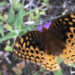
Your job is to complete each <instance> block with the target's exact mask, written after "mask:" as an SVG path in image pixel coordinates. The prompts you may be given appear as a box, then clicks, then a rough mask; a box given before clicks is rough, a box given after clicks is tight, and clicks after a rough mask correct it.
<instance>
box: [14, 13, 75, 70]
mask: <svg viewBox="0 0 75 75" xmlns="http://www.w3.org/2000/svg"><path fill="white" fill-rule="evenodd" d="M14 53H15V54H16V55H17V56H18V57H20V58H21V59H24V60H25V61H27V62H31V63H36V64H40V65H41V66H42V67H44V68H46V69H47V70H51V71H54V70H57V69H58V68H59V64H58V63H57V56H61V57H62V58H63V60H64V62H65V63H69V62H70V63H75V59H74V58H75V14H68V15H65V16H62V17H59V18H58V19H56V20H55V21H53V22H52V24H51V25H50V26H49V28H48V29H46V28H42V32H40V31H38V30H36V31H30V32H28V33H26V34H25V35H22V36H21V37H19V38H18V39H17V41H16V43H15V45H14Z"/></svg>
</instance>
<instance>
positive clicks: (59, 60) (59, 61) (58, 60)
mask: <svg viewBox="0 0 75 75" xmlns="http://www.w3.org/2000/svg"><path fill="white" fill-rule="evenodd" d="M57 62H58V63H59V64H60V63H61V62H63V59H62V58H61V57H60V56H59V57H58V58H57Z"/></svg>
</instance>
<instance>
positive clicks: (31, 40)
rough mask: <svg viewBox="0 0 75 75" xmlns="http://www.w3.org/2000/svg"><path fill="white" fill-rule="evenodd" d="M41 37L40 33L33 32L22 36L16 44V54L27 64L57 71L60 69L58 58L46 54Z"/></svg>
mask: <svg viewBox="0 0 75 75" xmlns="http://www.w3.org/2000/svg"><path fill="white" fill-rule="evenodd" d="M41 35H42V34H41V32H39V31H31V32H28V33H26V34H25V35H22V36H21V37H20V38H18V39H17V41H16V42H15V45H14V50H13V51H14V54H16V55H17V57H18V58H21V59H23V60H25V61H26V62H31V63H36V64H38V65H41V67H43V68H46V69H47V70H51V71H54V70H57V69H58V68H59V64H58V63H57V57H56V56H54V55H51V54H50V55H49V54H47V53H46V52H45V48H44V47H45V46H44V43H43V42H44V41H42V39H41Z"/></svg>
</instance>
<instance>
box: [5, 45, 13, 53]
mask: <svg viewBox="0 0 75 75" xmlns="http://www.w3.org/2000/svg"><path fill="white" fill-rule="evenodd" d="M12 50H13V48H12V47H11V46H9V45H7V46H6V47H5V51H10V52H12Z"/></svg>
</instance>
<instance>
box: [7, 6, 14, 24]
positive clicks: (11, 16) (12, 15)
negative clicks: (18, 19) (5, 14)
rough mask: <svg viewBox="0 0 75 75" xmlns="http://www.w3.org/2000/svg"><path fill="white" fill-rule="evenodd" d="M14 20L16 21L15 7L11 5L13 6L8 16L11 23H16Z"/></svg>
mask: <svg viewBox="0 0 75 75" xmlns="http://www.w3.org/2000/svg"><path fill="white" fill-rule="evenodd" d="M14 21H15V17H14V9H13V8H12V6H11V8H10V13H9V18H8V23H9V24H10V25H11V24H13V23H14Z"/></svg>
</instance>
